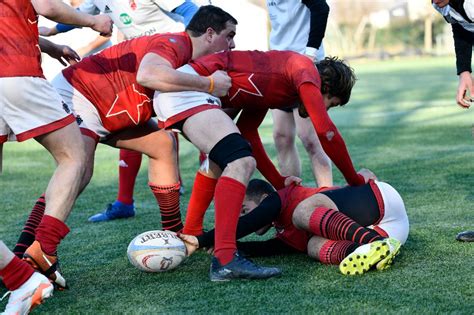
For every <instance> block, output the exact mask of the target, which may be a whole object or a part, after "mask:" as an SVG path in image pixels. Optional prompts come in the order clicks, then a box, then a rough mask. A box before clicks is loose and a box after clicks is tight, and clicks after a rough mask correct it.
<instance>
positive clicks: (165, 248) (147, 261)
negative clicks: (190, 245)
mask: <svg viewBox="0 0 474 315" xmlns="http://www.w3.org/2000/svg"><path fill="white" fill-rule="evenodd" d="M127 256H128V260H130V262H131V263H132V265H134V266H135V267H137V268H138V269H140V270H143V271H147V272H163V271H168V270H171V269H174V268H176V267H178V266H179V264H181V262H182V261H183V260H184V259H185V258H186V246H185V245H184V243H183V241H182V240H181V239H180V238H179V237H178V236H177V235H176V233H175V232H171V231H160V230H156V231H148V232H144V233H142V234H140V235H137V236H136V237H135V238H134V239H133V240H132V241H131V242H130V244H129V245H128V249H127Z"/></svg>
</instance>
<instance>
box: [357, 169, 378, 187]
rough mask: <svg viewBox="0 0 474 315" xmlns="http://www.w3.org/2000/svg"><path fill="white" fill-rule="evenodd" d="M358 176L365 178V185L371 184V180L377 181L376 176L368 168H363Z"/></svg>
mask: <svg viewBox="0 0 474 315" xmlns="http://www.w3.org/2000/svg"><path fill="white" fill-rule="evenodd" d="M357 173H358V174H360V175H362V176H363V177H364V181H365V183H366V184H367V183H368V182H369V180H371V179H373V180H377V176H375V174H374V173H373V172H372V171H371V170H369V169H366V168H362V169H360V170H359V171H358V172H357Z"/></svg>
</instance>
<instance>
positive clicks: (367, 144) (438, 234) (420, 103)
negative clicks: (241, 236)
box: [0, 58, 474, 314]
mask: <svg viewBox="0 0 474 315" xmlns="http://www.w3.org/2000/svg"><path fill="white" fill-rule="evenodd" d="M352 66H353V67H354V68H355V69H356V72H357V74H358V77H359V81H358V82H357V84H356V87H355V89H354V91H353V96H352V101H351V102H350V104H348V105H347V106H346V107H344V108H338V109H334V110H331V112H330V114H331V116H332V117H333V119H334V121H335V123H336V125H337V126H338V127H339V129H340V131H341V133H342V135H343V137H344V139H345V141H346V143H347V145H348V148H349V151H350V153H351V156H352V158H353V161H354V164H355V165H356V167H357V168H360V167H367V168H370V169H371V170H373V171H374V172H375V173H376V174H377V175H378V177H379V178H380V179H381V180H384V181H387V182H389V183H391V184H392V185H393V186H395V187H396V188H397V189H398V190H399V192H400V193H401V195H402V196H403V198H404V200H405V204H406V206H407V211H408V215H409V218H410V236H409V239H408V241H407V243H406V245H405V246H404V247H403V248H402V252H401V255H400V256H398V258H397V260H396V262H395V264H394V265H393V266H392V267H391V268H390V269H388V270H387V271H385V272H375V271H374V272H369V273H367V274H366V275H364V276H360V277H347V276H343V275H341V274H340V273H339V272H338V269H337V267H336V266H325V265H321V264H319V263H317V262H314V261H312V260H310V259H309V258H307V257H306V256H304V255H293V256H287V257H273V258H265V259H257V262H259V263H265V264H269V265H277V266H281V267H282V268H283V270H284V274H283V276H282V277H281V278H279V279H270V280H268V281H252V282H250V281H235V282H230V283H224V284H220V283H217V284H216V283H211V282H210V281H209V279H208V275H207V272H208V268H209V262H210V259H209V256H207V255H206V254H204V253H198V254H196V255H194V256H193V257H191V258H190V259H189V260H187V261H186V263H184V264H183V265H182V266H180V267H179V268H178V269H176V270H174V271H172V272H169V273H163V274H148V273H143V272H140V271H138V270H136V269H135V268H133V267H132V266H131V265H130V264H129V263H128V261H127V258H126V248H127V245H128V243H129V241H130V240H131V239H132V238H133V237H134V236H135V235H137V234H139V233H140V232H143V231H146V230H151V229H158V228H160V224H159V212H158V208H157V206H156V204H155V201H154V198H153V196H152V195H151V193H150V192H149V189H148V187H147V185H146V183H147V178H146V164H147V163H146V162H145V163H143V164H144V166H143V167H142V170H141V172H140V175H139V178H138V181H137V187H136V194H135V198H136V200H137V208H138V215H137V217H135V218H133V219H129V220H121V221H116V222H109V223H104V224H89V223H87V222H86V220H87V217H88V216H90V215H91V214H94V213H96V212H97V211H98V210H101V209H102V208H103V207H104V205H105V204H106V203H107V202H110V201H111V200H112V199H113V198H114V197H115V193H116V186H117V184H116V181H117V173H116V164H117V163H116V160H117V156H118V151H116V150H115V149H112V148H108V147H106V146H103V145H100V146H99V148H98V151H97V155H96V156H97V158H96V171H95V176H94V178H93V180H92V182H91V184H90V185H89V187H88V188H87V190H86V191H85V192H84V193H83V194H82V196H81V197H80V198H79V200H78V201H77V204H76V207H75V209H74V211H73V213H72V215H71V217H70V219H69V221H68V224H69V225H70V227H71V228H72V232H71V233H70V235H69V236H68V237H67V238H66V239H65V240H64V241H63V243H62V245H61V247H60V256H61V262H62V265H63V272H64V275H65V276H66V277H67V279H68V280H69V284H70V286H71V290H69V291H66V292H56V293H55V297H54V298H53V299H52V300H50V301H48V303H46V304H45V305H43V306H41V307H40V308H39V309H38V310H37V313H45V314H77V313H91V314H99V313H124V314H125V313H141V314H150V313H246V314H255V313H288V312H291V313H330V314H337V313H392V314H399V313H415V314H438V313H439V314H441V313H442V314H444V313H455V314H472V311H473V309H474V296H473V295H474V293H473V292H474V286H473V283H474V281H473V273H472V268H473V266H474V246H473V244H472V243H470V244H469V243H459V242H456V241H455V240H454V237H455V235H456V234H457V233H458V232H460V231H462V230H467V229H474V214H473V213H474V212H473V209H474V207H473V204H474V189H473V187H474V161H473V158H474V147H473V136H472V128H473V127H472V123H473V121H474V119H473V118H474V116H473V112H472V109H471V110H469V111H466V110H461V109H460V108H459V107H457V106H456V105H455V100H454V97H455V91H456V86H457V77H456V76H455V69H454V67H455V66H454V60H453V58H445V59H413V60H394V61H387V62H383V63H382V62H376V63H370V64H369V63H366V64H362V63H359V64H356V63H354V64H352ZM260 132H261V135H262V137H263V141H264V143H265V145H266V146H267V148H268V151H269V154H270V155H271V157H272V158H273V159H274V158H275V150H274V149H273V148H272V138H271V120H270V119H267V120H266V121H265V123H264V125H263V126H262V127H261V130H260ZM181 148H182V149H181V152H180V153H181V166H182V174H183V179H184V183H185V185H186V188H187V193H186V194H185V195H184V197H183V198H182V205H183V206H182V209H186V204H187V200H188V199H189V193H190V189H191V185H192V180H193V178H194V173H195V171H196V168H197V151H196V150H195V149H194V148H193V147H191V145H189V144H188V143H186V142H185V141H182V142H181ZM300 149H301V148H300ZM4 151H5V152H4V155H5V160H4V173H3V174H2V175H0V194H1V198H2V223H1V226H0V236H1V239H3V240H4V241H5V242H6V243H7V245H9V246H13V245H14V242H15V240H16V237H17V235H18V232H19V230H20V229H21V227H22V223H23V221H24V220H25V217H26V213H27V211H28V209H30V208H31V206H32V204H33V202H34V201H35V199H36V197H37V196H39V195H40V194H41V193H42V191H43V189H44V187H45V186H46V184H47V181H48V178H49V176H50V175H51V173H52V171H53V169H54V165H53V162H52V160H51V158H50V157H49V155H48V154H46V152H45V151H44V150H43V149H42V148H41V147H40V146H39V145H37V144H36V143H35V142H34V141H29V142H27V143H22V144H16V143H12V144H7V145H6V146H5V148H4ZM302 153H303V152H302ZM302 157H303V167H304V170H305V171H304V172H303V174H304V178H303V179H304V182H305V183H306V184H309V185H311V184H312V183H314V179H313V178H312V177H311V175H310V174H311V172H310V171H309V169H308V167H309V162H308V159H307V156H306V155H305V154H302ZM334 174H335V180H336V182H337V183H342V177H341V176H340V174H339V173H338V171H337V170H335V171H334ZM212 216H213V209H210V210H209V212H208V215H207V217H206V227H208V228H210V227H212V223H213V218H212ZM266 237H271V234H270V233H269V234H267V235H266ZM251 238H252V239H256V237H255V236H252V237H251ZM4 303H5V302H2V304H0V309H1V308H2V307H3V306H4V305H5V304H4Z"/></svg>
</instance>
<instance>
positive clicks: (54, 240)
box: [36, 215, 69, 256]
mask: <svg viewBox="0 0 474 315" xmlns="http://www.w3.org/2000/svg"><path fill="white" fill-rule="evenodd" d="M68 233H69V228H68V227H67V225H66V224H65V223H64V222H63V221H61V220H58V219H56V218H55V217H52V216H49V215H45V216H43V219H42V220H41V223H40V225H39V226H38V228H37V229H36V240H37V241H38V242H39V243H40V244H41V249H42V250H43V252H45V254H47V255H50V256H56V251H57V248H58V245H59V243H60V242H61V240H62V239H63V238H65V237H66V235H67V234H68Z"/></svg>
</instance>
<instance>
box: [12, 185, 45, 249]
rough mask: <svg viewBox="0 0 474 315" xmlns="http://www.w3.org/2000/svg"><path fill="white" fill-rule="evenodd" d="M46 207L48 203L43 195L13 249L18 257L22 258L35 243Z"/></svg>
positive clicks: (37, 201)
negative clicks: (37, 230)
mask: <svg viewBox="0 0 474 315" xmlns="http://www.w3.org/2000/svg"><path fill="white" fill-rule="evenodd" d="M45 207H46V201H45V199H44V194H43V195H41V197H39V198H38V200H36V203H35V205H34V206H33V209H32V210H31V213H30V215H29V216H28V219H27V220H26V223H25V226H24V227H23V230H22V231H21V234H20V237H19V238H18V241H17V242H16V245H15V248H14V249H13V253H14V254H15V255H16V256H17V257H19V258H22V257H23V254H24V253H25V251H26V249H27V248H28V247H29V246H30V245H31V244H33V242H34V241H35V234H36V228H37V227H38V225H39V224H40V222H41V219H42V218H43V215H44V209H45Z"/></svg>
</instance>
